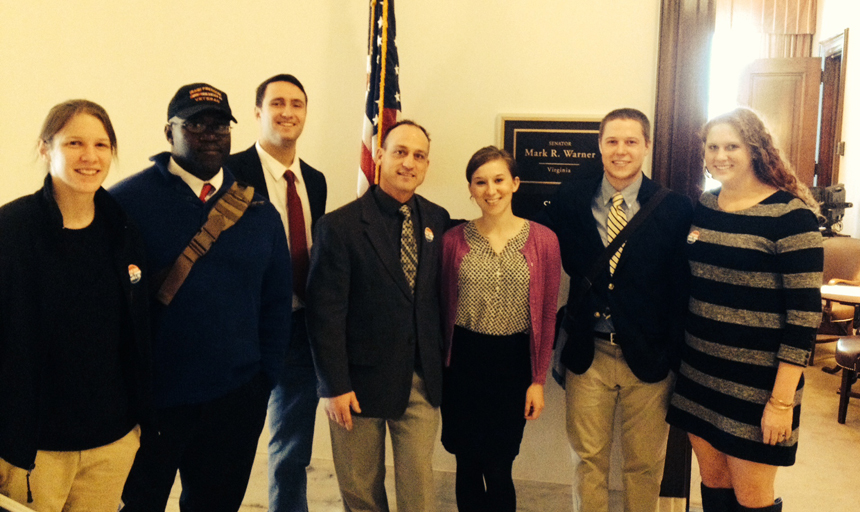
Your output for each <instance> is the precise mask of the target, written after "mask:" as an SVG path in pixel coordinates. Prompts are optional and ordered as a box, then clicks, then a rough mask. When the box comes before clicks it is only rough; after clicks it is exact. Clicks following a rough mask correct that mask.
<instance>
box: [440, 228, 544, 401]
mask: <svg viewBox="0 0 860 512" xmlns="http://www.w3.org/2000/svg"><path fill="white" fill-rule="evenodd" d="M464 228H465V224H460V225H458V226H455V227H453V228H451V229H450V230H448V231H447V232H446V233H445V235H444V236H443V237H442V297H441V300H442V316H443V325H444V334H445V366H450V364H451V341H452V339H453V336H454V322H455V321H456V319H457V302H458V297H459V283H458V279H459V275H460V263H461V262H462V261H463V256H465V255H466V254H467V253H468V252H469V244H468V243H466V238H465V235H464V234H463V229H464ZM521 252H522V253H523V256H525V258H526V263H528V266H529V316H530V318H531V329H529V342H530V345H531V359H532V361H531V362H532V382H533V383H535V384H544V383H545V382H546V372H547V369H548V368H549V361H550V358H551V357H552V345H553V341H554V340H553V337H554V335H555V313H556V309H557V307H558V283H559V279H560V278H561V254H560V252H559V248H558V239H557V238H556V236H555V234H554V233H553V232H552V231H550V229H549V228H547V227H546V226H542V225H541V224H537V223H535V222H529V238H528V240H526V243H525V245H524V246H523V248H522V251H521Z"/></svg>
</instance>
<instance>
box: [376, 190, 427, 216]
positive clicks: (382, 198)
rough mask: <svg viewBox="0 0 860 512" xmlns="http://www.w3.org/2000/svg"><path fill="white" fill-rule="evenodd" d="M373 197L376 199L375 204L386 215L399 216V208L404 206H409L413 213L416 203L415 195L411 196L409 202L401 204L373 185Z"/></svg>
mask: <svg viewBox="0 0 860 512" xmlns="http://www.w3.org/2000/svg"><path fill="white" fill-rule="evenodd" d="M371 190H372V193H373V197H374V199H376V204H378V205H379V208H380V209H381V210H382V211H383V212H384V213H386V214H388V215H400V207H401V206H402V205H404V204H407V205H409V208H410V209H411V210H412V211H413V212H414V211H415V210H416V209H417V207H418V203H417V202H416V200H415V194H412V197H410V198H409V201H406V202H405V203H401V202H400V201H398V200H397V199H394V198H393V197H391V196H390V195H388V194H387V193H385V191H384V190H382V188H381V187H380V186H379V185H375V186H374V187H373V188H372V189H371Z"/></svg>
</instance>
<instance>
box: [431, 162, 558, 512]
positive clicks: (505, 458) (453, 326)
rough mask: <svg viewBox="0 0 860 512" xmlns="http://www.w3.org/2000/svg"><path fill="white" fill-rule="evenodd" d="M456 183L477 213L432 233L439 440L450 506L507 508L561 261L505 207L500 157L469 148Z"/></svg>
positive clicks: (546, 233)
mask: <svg viewBox="0 0 860 512" xmlns="http://www.w3.org/2000/svg"><path fill="white" fill-rule="evenodd" d="M466 179H467V180H468V182H469V192H470V193H471V195H472V199H474V201H475V203H477V205H478V206H479V207H480V208H481V217H479V218H477V219H475V220H473V221H470V222H468V223H466V224H461V225H459V226H457V227H455V228H453V229H451V230H450V231H448V232H447V233H445V236H444V238H443V239H442V247H443V259H442V300H443V301H444V302H443V314H444V322H445V342H446V347H445V348H446V369H445V380H444V387H443V396H442V444H443V445H444V446H445V449H446V450H448V451H449V452H451V453H453V454H454V455H456V457H457V480H456V494H457V508H458V509H459V510H460V512H469V511H486V510H493V511H498V512H514V511H515V510H516V493H515V491H514V483H513V478H512V476H511V468H512V466H513V462H514V459H515V458H516V456H517V455H518V454H519V449H520V442H521V441H522V438H523V429H524V428H525V424H526V420H534V419H537V418H538V417H539V416H540V414H541V411H542V410H543V407H544V397H543V388H544V383H545V382H546V373H547V368H548V366H549V361H550V357H551V354H552V344H553V334H554V328H555V313H556V305H557V304H556V300H557V294H558V283H559V278H560V272H561V257H560V255H559V248H558V240H557V239H556V237H555V234H553V233H552V231H550V230H549V229H547V228H546V227H544V226H542V225H540V224H535V223H533V222H529V221H527V220H525V219H522V218H519V217H516V216H515V215H514V214H513V211H512V210H511V197H512V196H513V194H514V192H516V191H517V189H518V188H519V185H520V180H519V178H518V177H517V171H516V166H515V163H514V160H513V158H511V156H510V154H508V153H507V152H506V151H504V150H500V149H498V148H496V147H493V146H488V147H485V148H483V149H481V150H479V151H478V152H477V153H475V154H474V155H473V156H472V158H471V160H469V164H468V165H467V166H466ZM485 484H486V486H485Z"/></svg>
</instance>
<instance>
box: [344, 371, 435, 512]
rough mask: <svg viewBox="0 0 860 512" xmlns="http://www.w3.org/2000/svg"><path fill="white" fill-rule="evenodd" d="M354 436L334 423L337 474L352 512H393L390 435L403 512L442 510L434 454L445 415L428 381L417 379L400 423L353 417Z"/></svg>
mask: <svg viewBox="0 0 860 512" xmlns="http://www.w3.org/2000/svg"><path fill="white" fill-rule="evenodd" d="M359 400H361V397H359ZM352 423H353V427H352V430H351V431H347V430H346V429H345V428H343V427H341V426H340V425H338V424H337V423H336V422H333V421H329V428H330V429H331V447H332V455H333V459H334V467H335V472H336V473H337V480H338V484H339V486H340V492H341V496H342V497H343V503H344V509H345V510H346V511H347V512H388V510H389V508H388V497H387V495H386V493H385V485H384V483H385V429H386V426H387V427H388V430H389V431H390V432H391V446H392V449H393V451H394V487H395V493H396V494H397V511H398V512H432V511H433V510H435V508H436V490H435V487H434V484H433V449H434V448H435V445H436V432H437V431H438V429H439V409H438V408H437V407H433V406H432V405H431V404H430V402H429V401H428V400H427V393H426V391H425V390H424V381H423V380H422V379H421V378H420V377H418V375H413V378H412V392H411V394H410V395H409V405H408V406H407V407H406V412H405V413H403V416H401V417H400V418H397V419H396V420H385V419H381V418H362V417H359V416H353V417H352Z"/></svg>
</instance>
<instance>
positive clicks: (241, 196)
mask: <svg viewBox="0 0 860 512" xmlns="http://www.w3.org/2000/svg"><path fill="white" fill-rule="evenodd" d="M253 198H254V187H251V186H248V185H240V184H239V183H237V182H234V183H233V185H232V186H230V189H229V190H228V191H227V193H226V194H224V195H223V196H221V199H219V200H218V202H217V203H215V206H214V207H212V210H210V211H209V217H208V218H207V219H206V223H205V224H203V227H202V228H200V231H198V232H197V234H196V235H194V238H192V239H191V242H190V243H189V244H188V246H187V247H186V248H185V249H184V250H183V251H182V254H180V255H179V257H178V258H176V262H175V263H174V264H173V266H172V267H171V268H170V272H168V274H167V277H166V278H165V279H164V282H163V283H161V288H159V290H158V294H157V297H158V301H159V302H161V303H162V304H164V305H165V306H167V305H168V304H170V301H172V300H173V297H174V296H175V295H176V292H178V291H179V287H181V286H182V283H184V282H185V279H186V278H187V277H188V273H189V272H191V267H192V266H194V263H195V262H197V260H198V259H200V258H201V257H202V256H203V255H204V254H206V253H207V252H209V249H211V248H212V244H214V243H215V241H216V240H218V237H219V236H220V235H221V232H222V231H224V230H226V229H230V227H232V226H233V224H236V222H238V221H239V219H240V218H242V215H243V214H244V213H245V210H247V209H248V206H249V205H250V204H251V200H252V199H253Z"/></svg>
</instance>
